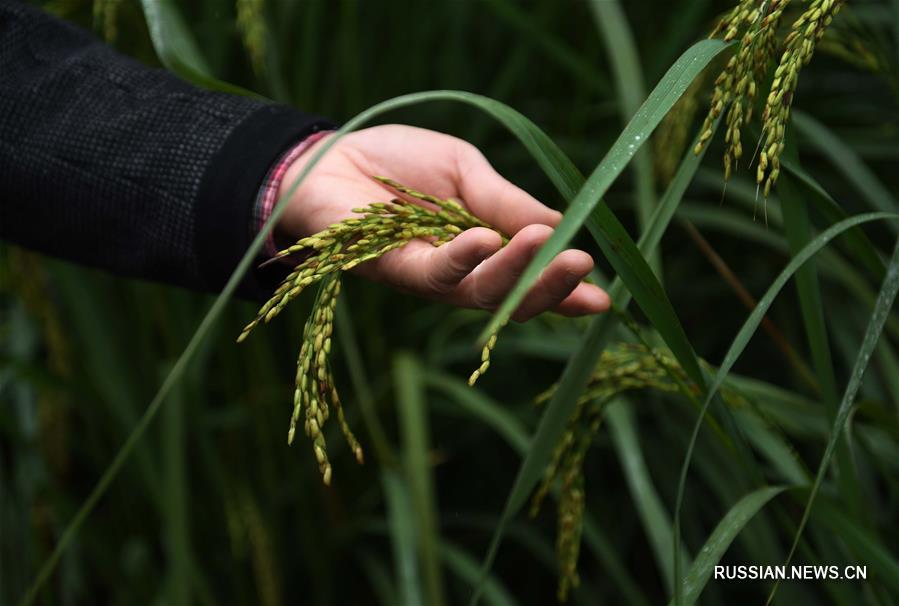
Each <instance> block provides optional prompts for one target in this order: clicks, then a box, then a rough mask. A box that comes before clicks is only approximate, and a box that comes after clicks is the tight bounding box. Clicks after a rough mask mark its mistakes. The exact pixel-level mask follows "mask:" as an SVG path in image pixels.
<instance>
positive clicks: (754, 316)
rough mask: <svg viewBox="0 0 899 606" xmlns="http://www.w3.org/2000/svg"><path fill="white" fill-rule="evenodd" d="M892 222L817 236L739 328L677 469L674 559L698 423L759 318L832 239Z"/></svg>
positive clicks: (861, 218)
mask: <svg viewBox="0 0 899 606" xmlns="http://www.w3.org/2000/svg"><path fill="white" fill-rule="evenodd" d="M896 219H899V214H893V213H867V214H863V215H857V216H855V217H851V218H849V219H845V220H843V221H840V222H839V223H837V224H835V225H833V226H831V227H830V228H828V229H826V230H825V231H823V232H822V233H820V234H819V235H818V236H817V237H815V238H814V239H813V240H812V241H811V242H809V244H808V245H807V246H805V247H804V248H803V249H802V250H801V251H800V252H799V253H797V254H796V255H795V256H794V257H793V259H792V260H791V261H790V263H789V264H787V266H786V267H785V268H784V269H783V271H782V272H781V273H780V274H779V275H778V276H777V278H775V280H774V282H773V283H772V284H771V286H770V287H769V288H768V291H767V292H766V293H765V296H763V297H762V299H761V300H760V301H759V302H758V305H757V306H756V308H755V309H754V310H753V311H752V313H751V314H750V315H749V318H747V320H746V322H745V323H744V324H743V326H742V327H741V328H740V330H739V332H738V333H737V336H736V337H735V338H734V341H733V343H732V344H731V346H730V348H729V349H728V351H727V354H726V355H725V356H724V360H723V361H722V363H721V366H720V367H719V368H718V372H717V373H716V374H715V377H714V378H713V380H712V382H711V384H710V385H709V388H708V392H707V394H706V397H705V401H704V402H703V405H702V410H701V412H700V414H699V417H698V418H697V420H696V423H695V424H694V426H693V433H692V435H691V436H690V441H689V444H688V446H687V452H686V455H685V457H684V463H683V466H682V467H681V473H680V479H679V481H678V487H677V501H676V503H675V509H674V520H675V522H674V533H675V534H674V536H675V547H674V557H675V558H677V557H678V553H679V549H680V515H681V507H682V505H683V499H684V487H685V485H686V481H687V472H688V471H689V468H690V461H691V459H692V457H693V451H694V449H695V448H696V439H697V437H698V436H699V430H700V428H701V427H702V420H703V418H704V417H705V413H706V412H707V411H708V408H709V405H710V404H711V402H712V399H713V397H714V396H715V394H716V393H717V392H718V389H719V388H720V387H721V384H722V383H723V382H724V379H725V378H726V377H727V374H728V373H729V372H730V370H731V368H733V365H734V364H735V363H736V361H737V359H738V358H739V357H740V355H741V354H742V353H743V350H744V349H745V348H746V345H747V344H748V343H749V340H750V339H751V338H752V336H753V335H754V334H755V331H756V330H757V329H758V327H759V324H761V321H762V318H764V316H765V314H766V313H767V312H768V309H769V308H770V307H771V304H772V303H773V302H774V299H775V298H776V297H777V295H778V294H780V291H781V290H782V289H783V287H784V285H785V284H786V283H787V280H789V279H790V278H791V277H792V276H793V274H794V273H796V270H797V269H799V268H800V267H801V266H802V264H803V263H805V262H806V261H808V260H809V259H810V258H812V257H813V256H814V255H815V253H817V252H818V251H819V250H821V248H823V247H824V246H826V245H827V244H828V243H829V242H830V241H831V240H832V239H833V238H835V237H836V236H839V235H840V234H842V233H844V232H846V231H847V230H849V229H851V228H853V227H855V226H858V225H862V224H864V223H870V222H872V221H882V220H896ZM878 334H879V333H878ZM675 589H676V591H675V602H679V599H678V598H680V593H681V592H680V583H676V584H675Z"/></svg>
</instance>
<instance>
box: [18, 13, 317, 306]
mask: <svg viewBox="0 0 899 606" xmlns="http://www.w3.org/2000/svg"><path fill="white" fill-rule="evenodd" d="M330 127H331V125H330V124H328V123H327V122H325V121H323V120H321V119H319V118H316V117H313V116H308V115H305V114H302V113H299V112H297V111H294V110H292V109H290V108H286V107H282V106H278V105H273V104H268V103H264V102H261V101H257V100H253V99H248V98H244V97H239V96H232V95H226V94H221V93H213V92H208V91H204V90H199V89H197V88H194V87H193V86H191V85H189V84H187V83H185V82H183V81H181V80H179V79H178V78H176V77H175V76H173V75H172V74H170V73H168V72H165V71H163V70H159V69H151V68H148V67H146V66H143V65H141V64H139V63H137V62H135V61H133V60H131V59H129V58H127V57H124V56H122V55H119V54H117V53H116V52H115V51H114V50H112V49H111V48H110V47H108V46H106V45H105V44H103V43H102V42H100V41H98V40H96V39H95V38H93V37H92V36H91V35H90V34H89V33H87V32H85V31H83V30H80V29H78V28H76V27H74V26H72V25H70V24H67V23H65V22H62V21H60V20H58V19H55V18H53V17H51V16H49V15H47V14H45V13H43V12H40V11H38V10H36V9H34V8H31V7H28V6H26V5H24V4H22V3H19V2H14V1H10V0H0V237H2V238H3V239H6V240H9V241H11V242H15V243H17V244H20V245H23V246H26V247H28V248H32V249H35V250H39V251H42V252H46V253H49V254H52V255H56V256H59V257H64V258H66V259H69V260H72V261H76V262H79V263H83V264H86V265H91V266H95V267H99V268H103V269H106V270H108V271H111V272H114V273H118V274H122V275H127V276H133V277H141V278H148V279H152V280H159V281H165V282H170V283H173V284H178V285H182V286H187V287H190V288H194V289H199V290H211V291H215V290H218V289H221V288H222V287H223V286H224V284H225V282H226V281H227V278H228V277H229V276H230V274H231V271H232V270H233V269H234V267H235V266H236V265H237V262H238V260H239V259H240V257H241V256H242V255H243V253H244V252H245V250H246V248H247V247H248V246H249V244H250V241H251V229H250V217H251V213H252V210H253V205H254V203H255V199H256V196H257V193H258V191H259V188H260V187H261V185H262V183H263V181H264V179H265V177H266V175H267V173H268V170H269V169H270V168H271V166H272V165H273V164H274V163H275V162H276V161H277V159H278V158H279V156H280V155H281V154H282V153H283V152H284V151H285V150H286V149H287V148H289V147H290V146H291V145H292V144H293V143H295V142H297V141H299V140H301V139H302V138H303V137H305V136H307V135H308V134H310V133H312V132H315V131H316V130H320V129H323V128H330ZM268 282H269V280H266V279H264V276H262V274H261V273H259V272H258V271H257V270H253V271H252V272H251V275H249V276H248V277H247V279H246V280H245V281H244V283H243V284H242V285H241V292H242V293H243V294H247V295H250V296H261V295H262V294H263V292H264V291H265V289H266V287H267V286H268Z"/></svg>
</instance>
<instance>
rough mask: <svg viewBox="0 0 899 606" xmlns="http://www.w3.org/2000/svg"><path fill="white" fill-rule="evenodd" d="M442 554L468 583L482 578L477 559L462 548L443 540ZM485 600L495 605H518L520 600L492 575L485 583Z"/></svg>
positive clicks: (456, 572) (448, 564) (447, 562)
mask: <svg viewBox="0 0 899 606" xmlns="http://www.w3.org/2000/svg"><path fill="white" fill-rule="evenodd" d="M440 554H441V556H442V557H443V561H444V562H445V563H446V566H447V568H449V569H450V570H452V571H453V573H454V574H455V575H456V576H457V577H459V578H460V579H462V580H463V581H465V582H466V583H467V584H468V585H471V586H474V585H475V584H476V583H477V582H478V581H479V580H480V573H479V570H478V562H477V560H475V559H474V558H473V557H471V556H470V555H469V554H468V553H466V552H465V551H463V550H462V549H460V548H458V547H456V546H455V545H453V544H452V543H449V542H447V541H443V542H442V543H441V544H440ZM484 601H486V602H487V603H488V604H491V605H493V606H518V600H516V599H515V598H514V597H512V594H510V593H509V591H508V590H507V589H506V588H505V587H503V585H502V584H501V583H500V582H499V581H498V580H497V579H496V578H494V577H492V576H491V577H489V578H488V579H487V581H486V582H485V584H484Z"/></svg>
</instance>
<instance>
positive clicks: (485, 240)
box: [372, 227, 502, 297]
mask: <svg viewBox="0 0 899 606" xmlns="http://www.w3.org/2000/svg"><path fill="white" fill-rule="evenodd" d="M501 246H502V239H501V238H500V236H499V234H497V233H496V232H495V231H493V230H490V229H485V228H482V227H478V228H474V229H469V230H466V231H464V232H462V233H461V234H459V235H458V236H456V238H455V239H453V240H452V241H450V242H448V243H447V244H444V245H443V246H440V247H436V248H435V247H434V246H431V245H430V244H427V243H425V242H423V241H420V240H417V241H413V242H410V243H409V244H407V245H406V246H404V247H403V248H401V249H399V250H395V251H391V252H389V253H387V254H386V255H384V256H383V257H381V258H380V259H378V260H377V261H376V262H375V263H376V266H374V267H373V268H372V269H373V272H374V274H375V275H377V276H378V277H379V278H381V279H383V280H385V281H386V282H388V283H390V284H392V285H393V286H396V287H399V288H401V289H404V290H406V291H409V292H413V293H417V294H419V295H425V296H431V297H433V296H439V295H443V294H446V293H449V292H450V291H452V290H453V289H454V288H456V286H457V285H458V284H459V282H460V281H461V280H462V279H463V278H465V277H466V276H467V275H469V274H470V273H471V271H472V270H473V269H474V268H475V267H477V266H478V265H479V264H480V263H481V262H482V261H483V260H484V259H486V258H487V257H489V256H490V255H492V254H493V253H495V252H496V251H497V250H499V248H500V247H501Z"/></svg>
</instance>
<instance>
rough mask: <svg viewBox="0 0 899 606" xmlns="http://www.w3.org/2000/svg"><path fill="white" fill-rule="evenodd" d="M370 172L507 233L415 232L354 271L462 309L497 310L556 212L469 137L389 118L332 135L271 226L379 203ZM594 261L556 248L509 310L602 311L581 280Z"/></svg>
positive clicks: (604, 300)
mask: <svg viewBox="0 0 899 606" xmlns="http://www.w3.org/2000/svg"><path fill="white" fill-rule="evenodd" d="M331 136H333V135H326V136H325V137H323V138H322V139H320V140H319V141H317V142H316V143H315V144H313V145H312V147H310V148H309V149H308V150H307V151H306V152H305V153H303V154H302V155H301V156H300V158H299V159H298V160H297V161H295V162H294V163H293V164H292V165H291V166H290V167H289V168H288V170H287V172H286V173H285V177H284V179H283V181H282V183H281V191H279V197H280V196H281V195H283V194H284V193H286V192H287V190H288V189H289V188H290V186H291V185H292V184H293V182H294V180H295V179H296V177H297V175H298V174H299V173H300V171H302V169H303V167H304V166H305V165H306V163H307V162H308V161H309V159H310V158H311V157H313V156H314V154H315V152H316V150H318V149H319V148H320V147H321V146H322V145H324V143H325V141H326V140H327V139H328V138H329V137H331ZM373 175H383V176H386V177H389V178H391V179H395V180H397V181H399V182H400V183H403V184H404V185H407V186H408V187H411V188H413V189H416V190H419V191H423V192H427V193H429V194H433V195H435V196H439V197H441V198H453V199H455V200H458V201H459V202H460V203H462V204H463V205H464V206H465V207H466V208H468V210H470V211H471V212H472V213H473V214H475V215H476V216H478V217H479V218H481V219H482V220H484V221H485V222H487V223H489V224H490V225H493V226H495V227H496V228H497V229H499V230H502V231H503V232H505V233H506V234H508V235H509V236H511V239H510V240H509V243H508V244H507V245H506V246H505V247H502V241H501V238H500V236H499V234H498V233H496V232H495V231H493V230H490V229H486V228H480V227H478V228H473V229H468V230H466V231H464V232H463V233H461V234H460V235H458V236H457V237H456V238H455V239H454V240H452V241H450V242H449V243H447V244H444V245H442V246H440V247H434V246H432V245H430V244H428V243H427V242H424V241H421V240H415V241H412V242H410V243H409V244H407V245H406V246H404V247H402V248H400V249H397V250H394V251H391V252H389V253H387V254H385V255H384V256H382V257H381V258H379V259H376V260H373V261H369V262H367V263H364V264H362V265H360V266H359V267H358V268H357V269H356V270H355V271H357V272H358V273H361V274H362V275H364V276H365V277H367V278H370V279H373V280H378V281H383V282H386V283H388V284H390V285H392V286H394V287H396V288H399V289H401V290H404V291H407V292H411V293H414V294H417V295H420V296H423V297H426V298H430V299H438V300H441V301H446V302H448V303H451V304H454V305H458V306H460V307H473V308H480V309H488V310H493V309H496V308H497V307H498V306H499V305H500V303H502V301H503V299H504V298H505V296H506V295H507V294H508V292H509V290H511V288H512V287H513V286H514V285H515V282H516V281H517V280H518V278H519V276H520V275H521V274H522V272H524V270H525V268H526V267H527V265H528V263H529V262H530V261H531V259H532V258H533V256H534V254H535V253H536V252H537V250H538V249H539V248H540V247H541V246H542V245H543V243H544V242H546V240H547V238H549V236H550V235H551V234H552V226H554V225H556V224H558V222H559V220H560V219H561V216H562V215H561V214H560V213H558V212H557V211H554V210H551V209H549V208H547V207H546V206H544V205H543V204H541V203H540V202H538V201H537V200H535V199H534V198H532V197H531V196H530V195H528V194H527V193H526V192H524V191H523V190H521V189H520V188H518V187H516V186H515V185H513V184H512V183H509V182H508V181H506V180H505V179H503V178H502V177H501V176H500V175H499V174H498V173H497V172H496V171H495V170H494V169H493V167H491V166H490V164H489V163H488V162H487V160H486V159H485V158H484V156H483V155H482V154H481V152H480V151H478V150H477V148H475V147H474V146H473V145H471V144H469V143H467V142H465V141H463V140H461V139H457V138H455V137H451V136H449V135H445V134H442V133H438V132H434V131H430V130H425V129H421V128H414V127H411V126H401V125H386V126H376V127H373V128H368V129H365V130H361V131H357V132H353V133H349V134H347V135H346V136H344V137H343V138H342V139H341V140H340V141H338V142H337V143H336V144H335V145H334V147H333V148H332V149H331V150H330V151H329V152H328V154H327V155H325V157H324V158H323V159H322V160H321V162H319V163H318V164H317V165H316V166H315V167H314V168H313V169H312V171H311V172H310V173H309V176H308V177H307V178H306V179H305V181H304V182H303V183H302V184H301V185H300V187H299V188H298V190H297V191H296V192H295V193H294V195H293V197H292V198H291V199H290V201H289V203H288V206H287V208H286V210H285V212H284V214H283V216H282V218H281V220H280V221H279V223H278V225H277V226H276V227H275V230H276V234H277V235H278V236H279V237H283V238H286V239H289V240H291V241H293V240H297V239H299V238H301V237H304V236H308V235H311V234H313V233H316V232H319V231H321V230H323V229H325V228H327V227H328V226H329V225H331V224H333V223H337V222H338V221H341V220H343V219H346V218H348V217H350V216H353V212H352V209H353V208H358V207H361V206H366V205H367V204H369V203H371V202H378V201H386V200H387V199H388V198H389V197H391V196H392V194H391V193H390V192H389V190H386V189H385V188H384V186H383V185H381V184H380V183H378V182H376V181H374V180H373V179H372V178H371V177H372V176H373ZM393 197H395V196H393ZM592 268H593V259H592V258H591V257H590V255H589V254H587V253H586V252H584V251H581V250H573V249H571V250H565V251H562V252H561V253H559V254H558V255H557V256H556V257H555V259H553V260H552V262H551V263H550V264H549V265H548V266H547V267H546V268H545V269H544V270H543V273H542V274H541V276H540V278H539V279H538V281H537V283H536V284H534V286H533V287H532V288H531V290H530V291H529V292H528V294H527V296H526V297H525V298H524V300H523V301H522V302H521V304H520V305H519V307H518V309H517V310H516V311H515V313H514V314H513V316H512V317H513V318H514V319H515V320H518V321H524V320H527V319H529V318H532V317H533V316H536V315H538V314H540V313H542V312H544V311H547V310H553V311H556V312H558V313H561V314H564V315H567V316H579V315H584V314H590V313H598V312H602V311H606V310H607V309H608V308H609V304H610V303H609V297H608V295H607V294H606V293H605V292H604V291H603V290H602V289H600V288H599V287H597V286H595V285H592V284H587V283H585V282H581V280H582V279H583V278H584V277H586V276H587V274H588V273H589V272H590V270H591V269H592Z"/></svg>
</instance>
